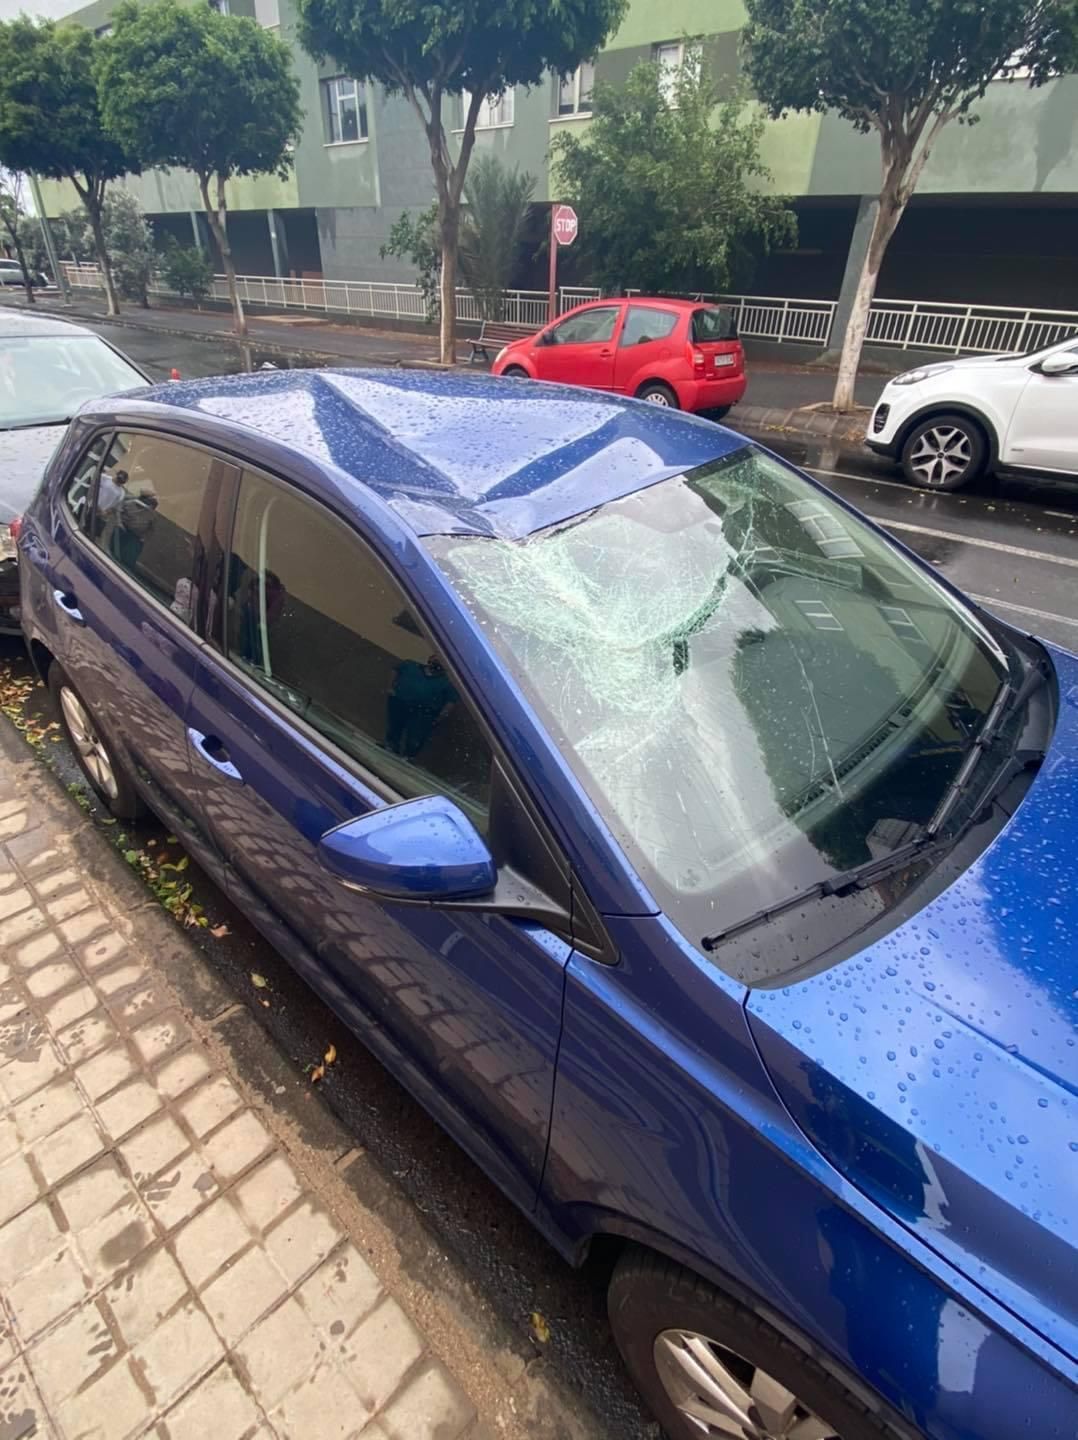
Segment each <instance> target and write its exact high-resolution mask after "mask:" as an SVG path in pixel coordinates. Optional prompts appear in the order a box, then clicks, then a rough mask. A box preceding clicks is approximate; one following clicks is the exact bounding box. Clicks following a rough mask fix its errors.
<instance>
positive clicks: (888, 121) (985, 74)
mask: <svg viewBox="0 0 1078 1440" xmlns="http://www.w3.org/2000/svg"><path fill="white" fill-rule="evenodd" d="M746 8H747V10H748V16H749V23H748V26H747V28H746V30H745V34H744V41H745V46H746V57H747V68H748V72H749V76H750V78H751V80H752V83H753V86H754V87H755V90H756V93H757V95H758V96H759V97H760V99H761V100H762V101H763V103H764V105H765V106H766V107H767V109H768V110H769V111H770V113H771V114H772V115H773V116H775V117H778V116H780V115H782V114H783V113H784V112H786V111H787V110H817V111H827V110H834V111H837V112H838V114H840V115H842V116H843V117H844V118H845V119H846V120H848V121H849V122H850V123H851V124H852V125H854V126H855V127H856V128H857V129H858V130H860V131H862V132H863V133H868V132H875V133H876V134H878V136H879V140H880V160H881V184H880V208H879V212H878V215H877V217H876V221H875V225H874V228H873V235H872V238H871V241H870V244H869V249H868V254H867V256H866V259H865V267H864V272H863V274H862V277H861V284H860V285H859V287H858V295H857V298H856V300H855V303H854V309H853V314H852V315H851V319H850V324H849V327H848V329H847V333H846V337H845V341H844V345H843V355H842V359H841V361H840V365H839V378H838V384H837V386H836V391H835V406H836V408H837V409H846V408H849V407H850V406H851V405H852V403H853V384H854V381H855V379H856V376H857V365H858V363H859V360H860V354H861V347H862V345H863V343H864V336H865V333H866V330H867V324H868V310H869V306H870V305H871V302H872V296H873V294H874V292H875V285H876V280H877V278H878V276H879V269H880V265H881V264H882V261H883V256H884V254H885V252H886V249H887V245H888V243H889V242H890V239H891V237H892V235H893V234H894V232H895V229H896V228H897V226H898V223H899V221H900V220H901V218H902V214H903V212H904V211H905V208H906V206H907V205H908V203H909V200H910V197H911V196H912V195H913V193H914V191H915V189H916V188H917V182H918V180H919V179H920V177H921V173H922V171H923V169H924V166H925V164H926V163H927V161H928V158H929V156H930V154H931V152H932V148H933V145H934V144H935V141H936V139H937V138H938V136H939V134H940V132H941V130H942V129H943V128H944V127H945V126H946V125H948V124H949V123H950V122H952V121H956V120H957V121H959V122H963V123H967V124H971V123H973V122H974V121H975V120H976V119H977V114H976V106H977V102H978V101H979V100H981V99H983V97H984V95H985V93H986V91H987V89H988V86H989V85H990V84H991V82H992V81H993V80H994V79H996V78H997V77H1000V76H1006V75H1008V74H1010V75H1011V76H1012V77H1015V78H1021V79H1024V80H1026V81H1028V83H1029V84H1031V85H1042V84H1044V83H1045V82H1046V81H1047V80H1048V79H1049V78H1050V77H1051V76H1052V75H1053V74H1056V73H1059V72H1060V71H1063V70H1068V69H1073V68H1074V67H1075V66H1076V65H1078V0H990V3H985V0H746Z"/></svg>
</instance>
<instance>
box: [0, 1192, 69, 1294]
mask: <svg viewBox="0 0 1078 1440" xmlns="http://www.w3.org/2000/svg"><path fill="white" fill-rule="evenodd" d="M4 1179H5V1176H4V1172H3V1171H0V1195H3V1193H4V1190H3V1181H4ZM62 1244H63V1233H62V1232H61V1230H60V1228H59V1226H58V1225H57V1224H56V1221H55V1220H54V1219H53V1217H52V1212H51V1211H50V1210H49V1207H48V1205H47V1204H46V1202H45V1201H44V1200H39V1201H38V1202H37V1203H36V1204H35V1205H30V1206H29V1207H28V1208H27V1209H25V1210H23V1211H22V1213H21V1214H19V1215H16V1216H15V1217H14V1219H12V1220H9V1221H8V1222H7V1224H6V1225H3V1226H0V1284H4V1285H7V1284H10V1283H11V1281H13V1280H15V1279H16V1278H17V1277H18V1276H19V1275H21V1274H22V1273H23V1271H24V1270H25V1269H26V1268H27V1267H28V1266H30V1267H32V1266H34V1265H36V1264H37V1262H38V1261H39V1260H44V1259H45V1258H46V1256H48V1255H51V1254H53V1253H54V1252H55V1251H56V1250H58V1249H59V1248H60V1246H61V1245H62Z"/></svg>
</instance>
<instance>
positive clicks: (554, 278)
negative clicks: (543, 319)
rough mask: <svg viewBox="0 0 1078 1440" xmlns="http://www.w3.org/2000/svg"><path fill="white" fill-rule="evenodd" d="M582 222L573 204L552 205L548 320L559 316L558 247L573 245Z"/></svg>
mask: <svg viewBox="0 0 1078 1440" xmlns="http://www.w3.org/2000/svg"><path fill="white" fill-rule="evenodd" d="M579 228H580V222H579V221H578V220H577V218H576V211H575V210H574V209H573V207H572V206H571V205H552V206H551V207H550V294H549V297H548V304H547V320H548V322H549V321H551V320H556V319H557V318H558V249H559V247H560V246H562V245H571V244H572V243H573V241H574V240H575V239H576V235H577V231H578V230H579Z"/></svg>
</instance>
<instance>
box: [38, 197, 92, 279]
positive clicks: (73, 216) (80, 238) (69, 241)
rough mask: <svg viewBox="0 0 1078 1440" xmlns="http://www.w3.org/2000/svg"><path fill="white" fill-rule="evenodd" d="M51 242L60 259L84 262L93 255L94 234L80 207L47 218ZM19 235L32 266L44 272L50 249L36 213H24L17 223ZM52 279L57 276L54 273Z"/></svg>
mask: <svg viewBox="0 0 1078 1440" xmlns="http://www.w3.org/2000/svg"><path fill="white" fill-rule="evenodd" d="M49 229H50V231H51V233H52V243H53V245H54V246H55V248H56V254H57V257H58V258H59V259H60V260H75V261H79V262H85V261H87V260H92V259H93V258H94V237H93V235H92V234H91V233H90V225H89V221H88V220H87V218H86V215H85V212H84V211H82V210H65V211H64V212H63V213H62V214H60V215H54V216H52V217H51V218H50V220H49ZM19 237H20V239H21V240H22V243H23V249H24V250H25V251H26V257H27V259H28V260H29V261H30V265H31V268H32V269H34V270H43V271H45V272H46V273H47V272H49V271H50V270H51V269H52V266H51V264H50V262H49V252H48V251H47V250H46V248H45V241H44V238H43V237H42V234H41V222H40V221H39V220H38V218H37V217H36V216H35V215H26V216H24V217H23V219H22V220H21V221H20V222H19ZM53 278H54V279H57V278H58V277H56V276H54V277H53Z"/></svg>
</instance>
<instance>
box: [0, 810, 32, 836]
mask: <svg viewBox="0 0 1078 1440" xmlns="http://www.w3.org/2000/svg"><path fill="white" fill-rule="evenodd" d="M27 823H28V817H27V813H26V809H25V807H22V808H20V809H18V810H14V811H12V813H11V814H10V815H5V816H4V818H3V820H0V840H8V839H10V838H11V837H13V836H15V835H20V834H21V833H22V832H23V831H24V830H25V829H26V826H27Z"/></svg>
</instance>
